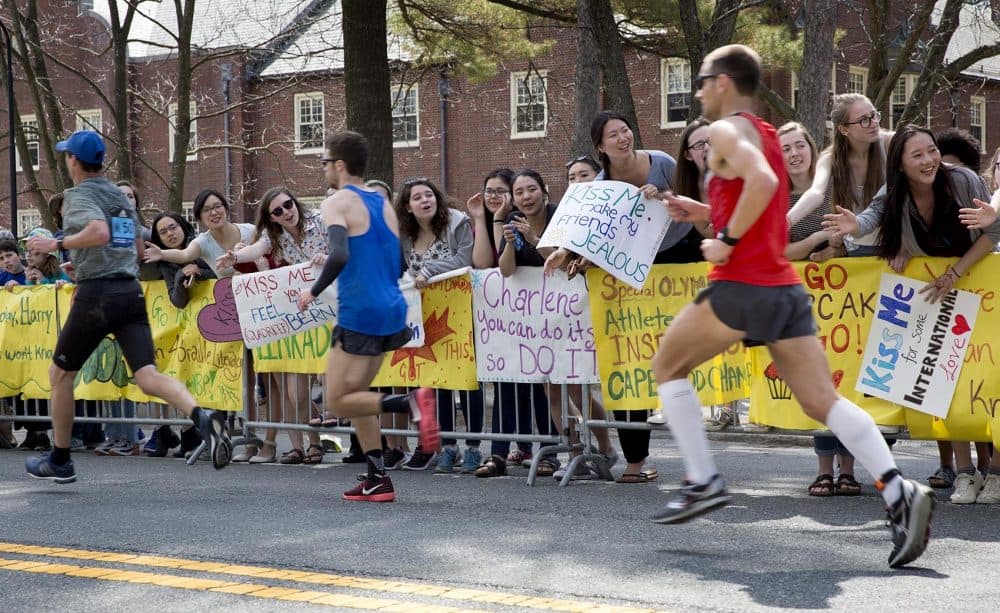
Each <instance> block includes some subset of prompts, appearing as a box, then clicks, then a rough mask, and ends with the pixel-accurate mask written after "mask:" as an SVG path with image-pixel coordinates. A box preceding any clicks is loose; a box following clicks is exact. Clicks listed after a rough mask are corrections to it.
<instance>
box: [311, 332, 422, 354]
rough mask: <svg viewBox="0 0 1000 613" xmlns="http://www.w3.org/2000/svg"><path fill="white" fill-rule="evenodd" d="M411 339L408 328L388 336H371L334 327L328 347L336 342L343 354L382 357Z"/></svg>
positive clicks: (411, 335) (411, 333)
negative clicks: (338, 343)
mask: <svg viewBox="0 0 1000 613" xmlns="http://www.w3.org/2000/svg"><path fill="white" fill-rule="evenodd" d="M412 337H413V331H412V330H410V328H409V326H407V327H405V328H403V329H402V330H400V331H399V332H397V333H395V334H390V335H389V336H372V335H369V334H362V333H361V332H355V331H353V330H348V329H346V328H341V327H340V326H334V328H333V336H332V338H331V339H330V346H331V347H335V346H336V345H337V342H340V346H341V347H342V348H343V349H344V353H350V354H352V355H382V354H383V353H386V352H387V351H395V350H396V349H399V348H400V347H402V346H403V345H405V344H406V343H408V342H410V338H412Z"/></svg>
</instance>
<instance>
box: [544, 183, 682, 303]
mask: <svg viewBox="0 0 1000 613" xmlns="http://www.w3.org/2000/svg"><path fill="white" fill-rule="evenodd" d="M669 226H670V216H669V215H667V207H666V206H665V205H664V204H663V202H661V201H659V200H650V199H649V198H646V197H645V196H643V195H642V192H641V191H639V188H637V187H636V186H634V185H632V184H630V183H622V182H621V181H594V182H591V183H575V184H572V185H570V186H569V188H568V189H567V190H566V194H565V195H564V196H563V198H562V200H560V201H559V206H558V207H557V208H556V213H555V215H554V216H553V217H552V220H551V221H550V222H549V225H548V227H546V228H545V233H544V234H542V238H541V240H540V241H539V243H538V246H539V247H565V248H566V249H569V250H570V251H572V252H573V253H577V254H579V255H581V256H583V257H585V258H587V259H588V260H590V261H591V262H593V263H594V265H595V266H599V267H601V268H603V269H604V270H606V271H608V272H609V273H611V274H612V275H614V276H615V277H616V278H617V279H620V280H621V281H622V282H623V283H628V284H629V285H631V286H632V287H634V288H636V289H641V288H642V286H643V284H644V283H645V282H646V277H648V276H649V269H650V267H651V266H652V265H653V258H655V257H656V252H657V251H658V250H659V248H660V243H661V242H662V241H663V237H664V235H665V234H666V233H667V228H668V227H669Z"/></svg>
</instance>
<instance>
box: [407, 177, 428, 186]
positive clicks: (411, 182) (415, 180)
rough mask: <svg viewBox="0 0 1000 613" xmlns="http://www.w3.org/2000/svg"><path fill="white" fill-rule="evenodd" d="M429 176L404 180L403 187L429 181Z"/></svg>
mask: <svg viewBox="0 0 1000 613" xmlns="http://www.w3.org/2000/svg"><path fill="white" fill-rule="evenodd" d="M427 182H428V181H427V177H410V178H409V179H407V180H405V181H403V187H413V186H414V185H417V184H418V183H427Z"/></svg>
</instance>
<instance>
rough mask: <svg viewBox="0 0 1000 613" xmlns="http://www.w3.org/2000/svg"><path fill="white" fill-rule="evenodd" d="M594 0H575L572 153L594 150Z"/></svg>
mask: <svg viewBox="0 0 1000 613" xmlns="http://www.w3.org/2000/svg"><path fill="white" fill-rule="evenodd" d="M593 4H594V0H576V16H577V30H576V91H575V93H574V100H573V102H574V109H573V116H574V121H573V148H572V150H571V152H572V154H573V155H574V156H577V155H585V154H590V155H593V154H594V145H593V142H592V141H591V140H590V122H591V121H592V120H593V119H594V116H595V115H597V112H598V110H599V109H598V108H597V103H598V100H599V96H600V95H601V86H600V73H599V69H600V64H599V63H598V59H597V39H596V38H595V37H594V10H593V9H594V7H593Z"/></svg>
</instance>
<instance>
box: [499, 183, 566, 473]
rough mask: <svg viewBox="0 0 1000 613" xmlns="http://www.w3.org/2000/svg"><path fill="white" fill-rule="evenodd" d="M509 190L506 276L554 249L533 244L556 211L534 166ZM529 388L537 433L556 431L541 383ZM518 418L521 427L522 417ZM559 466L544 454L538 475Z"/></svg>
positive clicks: (502, 262) (503, 249)
mask: <svg viewBox="0 0 1000 613" xmlns="http://www.w3.org/2000/svg"><path fill="white" fill-rule="evenodd" d="M511 194H512V195H513V198H514V200H513V202H514V208H515V210H514V211H513V212H511V213H510V214H509V215H508V216H507V219H506V223H505V224H504V226H503V242H501V244H500V255H499V258H498V263H499V268H500V274H502V275H503V276H505V277H509V276H511V275H512V274H514V272H515V271H516V270H517V268H518V267H520V266H533V267H537V266H542V265H543V264H545V258H546V257H548V255H549V254H550V253H551V252H552V251H553V249H551V248H545V247H543V248H538V247H536V245H537V244H538V241H539V240H541V236H542V234H543V233H544V232H545V228H546V227H547V226H548V225H549V221H551V220H552V216H553V215H554V214H555V211H556V205H554V204H550V203H549V191H548V188H547V187H546V186H545V180H544V179H542V175H540V174H539V173H538V171H536V170H532V169H530V168H525V169H524V170H521V171H519V172H517V173H515V174H514V177H513V181H512V183H511ZM531 389H532V394H531V404H532V405H533V408H534V416H535V426H536V427H537V428H538V433H539V434H543V435H548V434H550V433H551V432H552V430H553V429H556V430H557V431H558V428H556V427H555V426H553V424H552V419H551V417H550V415H549V402H548V398H547V397H546V395H545V392H544V386H542V385H541V384H537V385H534V386H532V388H531ZM519 408H520V407H519ZM520 421H521V422H522V423H521V425H522V427H523V426H524V423H523V422H524V421H525V420H520ZM542 446H547V444H543V445H542ZM508 460H509V458H508ZM558 468H559V460H558V459H557V458H555V457H551V458H549V457H546V458H543V459H542V460H541V461H539V462H538V469H537V475H538V476H539V477H551V476H552V475H553V474H554V473H555V472H556V470H558Z"/></svg>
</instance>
